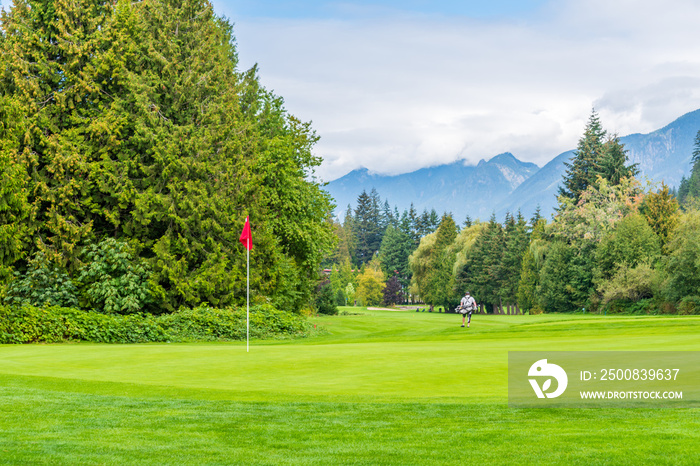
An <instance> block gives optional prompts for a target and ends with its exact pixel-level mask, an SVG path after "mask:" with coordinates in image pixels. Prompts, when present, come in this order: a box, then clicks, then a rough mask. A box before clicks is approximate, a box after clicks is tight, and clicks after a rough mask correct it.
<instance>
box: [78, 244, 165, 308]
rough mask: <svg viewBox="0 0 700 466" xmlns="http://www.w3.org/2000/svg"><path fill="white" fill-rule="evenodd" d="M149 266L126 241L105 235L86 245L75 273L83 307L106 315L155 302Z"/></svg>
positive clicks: (145, 306) (144, 306)
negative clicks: (97, 240)
mask: <svg viewBox="0 0 700 466" xmlns="http://www.w3.org/2000/svg"><path fill="white" fill-rule="evenodd" d="M150 275H151V274H150V269H149V267H148V265H147V264H146V261H145V260H144V259H142V258H139V257H137V256H136V255H135V254H134V252H133V251H132V249H131V248H130V247H129V245H128V244H127V243H124V242H122V241H117V240H115V239H114V238H106V239H104V240H102V241H100V242H99V243H97V244H91V245H90V246H88V247H87V248H86V252H85V265H84V266H83V267H82V268H81V270H80V273H79V274H78V278H77V281H78V283H80V285H81V289H82V295H83V298H84V300H85V301H86V303H85V304H86V306H85V307H86V308H87V309H96V310H100V311H103V312H106V313H108V314H133V313H135V312H142V311H144V310H146V308H147V307H148V306H149V305H152V304H154V303H155V300H154V298H153V293H152V291H151V286H150Z"/></svg>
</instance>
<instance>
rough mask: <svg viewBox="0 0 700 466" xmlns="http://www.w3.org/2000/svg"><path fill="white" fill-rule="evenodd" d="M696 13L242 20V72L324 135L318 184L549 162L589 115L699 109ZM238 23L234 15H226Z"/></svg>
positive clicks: (572, 141)
mask: <svg viewBox="0 0 700 466" xmlns="http://www.w3.org/2000/svg"><path fill="white" fill-rule="evenodd" d="M698 17H700V7H698V6H697V5H696V2H691V1H679V0H674V1H667V2H664V3H663V4H662V3H661V2H657V1H631V0H616V1H611V0H593V1H587V2H578V1H575V0H569V1H566V2H557V3H552V5H551V7H550V8H547V9H544V10H543V11H542V14H541V16H539V17H537V18H535V19H532V18H531V19H530V20H528V21H521V22H517V21H513V20H501V21H494V20H489V21H486V20H482V21H476V20H470V19H468V18H452V19H450V18H440V17H436V16H430V17H428V16H426V17H419V16H416V15H411V16H409V15H401V16H398V15H397V16H394V17H391V16H382V17H377V18H375V19H367V18H365V17H363V18H353V19H348V20H330V19H313V20H310V19H304V20H301V19H296V20H284V19H245V20H240V22H239V23H237V24H236V25H235V28H234V32H235V35H236V38H237V42H238V48H239V55H240V58H241V64H242V66H244V67H248V66H251V65H252V64H253V63H254V62H258V63H259V65H260V75H261V78H262V82H263V84H264V85H265V86H266V87H268V88H270V89H272V90H274V91H275V92H276V93H277V94H278V95H281V96H283V97H284V98H285V101H286V105H287V108H288V109H289V110H290V112H291V113H293V114H295V115H296V116H298V117H299V118H301V119H303V120H313V127H314V128H315V129H316V131H317V132H318V134H319V135H320V136H321V141H320V142H319V144H318V145H317V147H316V152H317V153H318V154H319V155H321V156H323V157H324V159H325V161H324V164H323V166H322V167H321V168H320V169H319V170H318V174H319V175H321V176H322V177H323V178H325V179H333V178H336V177H338V176H341V175H343V174H345V173H347V172H348V171H350V170H352V169H354V168H358V167H360V166H365V167H367V168H370V169H371V170H373V171H377V172H382V173H392V174H394V173H403V172H407V171H411V170H415V169H417V168H420V167H424V166H428V165H435V164H440V163H448V162H452V161H454V160H457V159H460V158H464V159H466V160H467V161H468V162H470V163H476V162H478V160H479V159H481V158H490V157H492V156H494V155H497V154H498V153H501V152H505V151H511V152H513V153H514V154H515V155H516V156H517V157H519V158H521V159H523V160H528V161H532V162H535V163H538V164H539V165H543V164H544V163H546V162H547V161H549V160H550V159H551V158H553V157H554V156H556V155H558V154H559V153H561V152H563V151H565V150H568V149H572V148H574V147H575V145H576V141H577V140H578V138H579V137H580V135H581V133H582V131H583V127H584V125H585V122H586V121H587V119H588V116H589V113H590V110H591V107H592V106H594V105H595V107H596V109H597V110H598V111H599V112H600V114H601V118H602V122H603V125H604V126H605V128H606V129H609V130H610V131H617V132H618V133H619V134H620V135H625V134H628V133H631V132H646V131H650V130H654V129H657V128H659V127H661V126H663V125H664V124H667V123H669V122H670V121H671V120H672V119H674V118H675V117H678V116H680V115H682V114H683V113H685V112H688V111H691V110H694V109H697V108H700V40H699V39H700V28H697V25H696V24H695V23H696V21H695V20H696V19H697V18H698ZM234 19H235V18H234Z"/></svg>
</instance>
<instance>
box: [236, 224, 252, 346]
mask: <svg viewBox="0 0 700 466" xmlns="http://www.w3.org/2000/svg"><path fill="white" fill-rule="evenodd" d="M238 241H240V242H241V243H243V246H245V248H246V249H247V251H246V256H247V257H246V284H245V289H246V295H245V350H246V353H247V352H249V351H250V250H251V249H253V237H252V236H251V234H250V222H249V221H248V217H246V218H245V225H243V231H242V232H241V237H240V238H239V239H238Z"/></svg>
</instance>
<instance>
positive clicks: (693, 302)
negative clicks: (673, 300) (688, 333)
mask: <svg viewBox="0 0 700 466" xmlns="http://www.w3.org/2000/svg"><path fill="white" fill-rule="evenodd" d="M678 313H679V314H683V315H700V296H686V297H684V298H683V299H681V302H680V303H679V304H678Z"/></svg>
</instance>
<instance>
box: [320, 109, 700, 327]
mask: <svg viewBox="0 0 700 466" xmlns="http://www.w3.org/2000/svg"><path fill="white" fill-rule="evenodd" d="M699 159H700V131H699V132H698V137H697V138H696V141H695V149H694V153H693V166H692V170H691V174H690V176H689V178H688V179H687V180H685V179H684V180H685V181H684V182H683V183H681V186H680V187H679V190H678V192H674V191H671V190H670V189H669V188H668V186H666V185H665V184H664V183H661V185H653V184H651V183H647V184H645V185H643V184H642V183H641V182H640V181H639V180H638V179H637V178H636V176H637V175H638V170H637V168H636V166H635V165H632V164H628V159H627V154H626V150H625V148H624V145H623V144H621V143H620V141H619V139H618V138H617V136H616V135H609V134H608V133H607V132H606V131H605V130H604V129H603V127H602V125H601V122H600V120H599V117H598V115H597V113H596V112H595V111H593V112H592V114H591V116H590V118H589V120H588V123H587V125H586V128H585V131H584V134H583V135H582V137H581V138H580V139H579V141H578V144H577V149H576V151H575V152H574V156H573V157H572V159H571V160H570V162H568V163H567V164H566V172H565V174H564V175H563V179H562V183H561V188H560V191H559V196H558V207H557V209H556V213H555V214H554V215H553V217H552V219H546V218H543V217H542V216H541V215H540V214H539V211H538V212H536V213H535V215H534V216H533V218H531V219H525V218H523V216H522V215H521V214H520V213H516V214H510V213H509V214H507V215H506V218H505V221H504V222H503V223H499V222H498V221H497V220H496V218H495V215H494V216H492V218H491V219H490V220H489V221H488V222H481V221H478V220H477V221H473V222H472V221H471V220H470V219H467V221H466V222H464V224H463V225H462V226H458V225H457V224H456V223H455V221H454V219H453V218H452V216H451V215H450V214H447V213H446V214H444V215H443V216H442V218H441V220H440V222H439V226H438V228H437V229H436V230H435V231H434V232H430V233H428V234H426V235H424V236H422V237H421V238H420V240H419V242H418V244H417V246H416V247H415V249H414V250H413V251H411V252H409V253H408V254H406V253H405V252H404V253H403V255H402V256H401V257H402V259H405V261H406V262H405V265H406V268H405V269H399V268H396V269H395V270H404V272H403V275H402V276H406V277H409V276H410V280H409V281H408V282H406V281H404V284H405V285H406V288H404V291H408V292H410V293H411V295H412V296H414V297H418V298H419V299H421V300H423V301H425V302H426V303H429V304H433V305H440V306H444V307H445V308H446V309H450V308H453V307H455V306H456V305H457V304H458V303H459V299H460V297H461V296H462V295H463V293H464V292H465V291H470V292H471V293H472V294H473V295H474V296H475V297H476V298H477V300H478V301H479V302H480V303H482V304H485V305H486V307H487V309H488V310H492V309H493V307H494V306H496V305H512V304H518V305H519V306H520V308H521V309H523V310H526V311H530V312H532V313H538V312H622V311H624V312H640V313H657V312H668V313H674V312H679V313H686V314H690V313H700V293H699V292H698V291H697V290H698V289H700V288H699V286H700V265H698V264H700V247H699V246H698V245H700V229H698V227H700V210H699V207H700V201H699V200H698V199H700V189H696V188H695V186H696V185H695V184H694V183H695V180H698V179H700V161H699ZM697 186H700V184H698V185H697ZM679 198H680V199H681V202H680V203H679ZM391 234H392V235H393V234H394V233H391ZM389 235H390V230H389V229H388V227H387V229H386V236H385V237H387V238H391V236H389ZM392 242H393V240H391V239H390V240H389V243H388V245H387V246H386V247H385V245H384V244H381V245H380V247H379V250H378V252H377V254H376V256H375V262H376V264H377V265H375V266H374V268H375V269H378V270H380V271H381V272H383V273H384V275H383V276H382V277H380V278H383V279H384V280H385V283H386V284H385V288H384V289H388V288H390V286H389V283H388V280H386V277H389V278H390V279H393V278H394V276H393V275H392V273H391V272H392V271H393V270H394V269H391V268H388V267H387V266H386V264H389V263H392V260H393V259H391V258H392V257H393V255H392V254H393V249H392V248H391V247H389V245H390V244H391V243H392ZM407 244H408V242H407ZM413 244H414V245H415V243H413ZM390 251H392V252H391V253H390ZM387 272H388V273H387ZM365 273H366V269H365V270H362V271H361V272H360V275H359V276H362V275H363V274H365ZM334 276H335V278H334ZM353 280H354V281H353ZM335 283H337V284H338V285H337V286H346V287H348V286H352V287H355V285H358V286H359V283H358V280H357V276H356V277H355V278H353V276H352V274H351V273H349V269H348V267H347V266H346V267H345V269H343V267H339V268H338V269H337V271H336V269H334V273H332V274H331V284H332V285H333V284H335ZM346 283H349V285H345V284H346ZM359 294H360V296H361V298H364V295H363V293H359ZM375 295H376V294H375ZM338 297H339V301H340V298H341V296H340V294H339V296H338ZM375 300H376V296H375ZM384 302H385V303H387V304H389V303H390V302H391V300H390V299H384Z"/></svg>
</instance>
